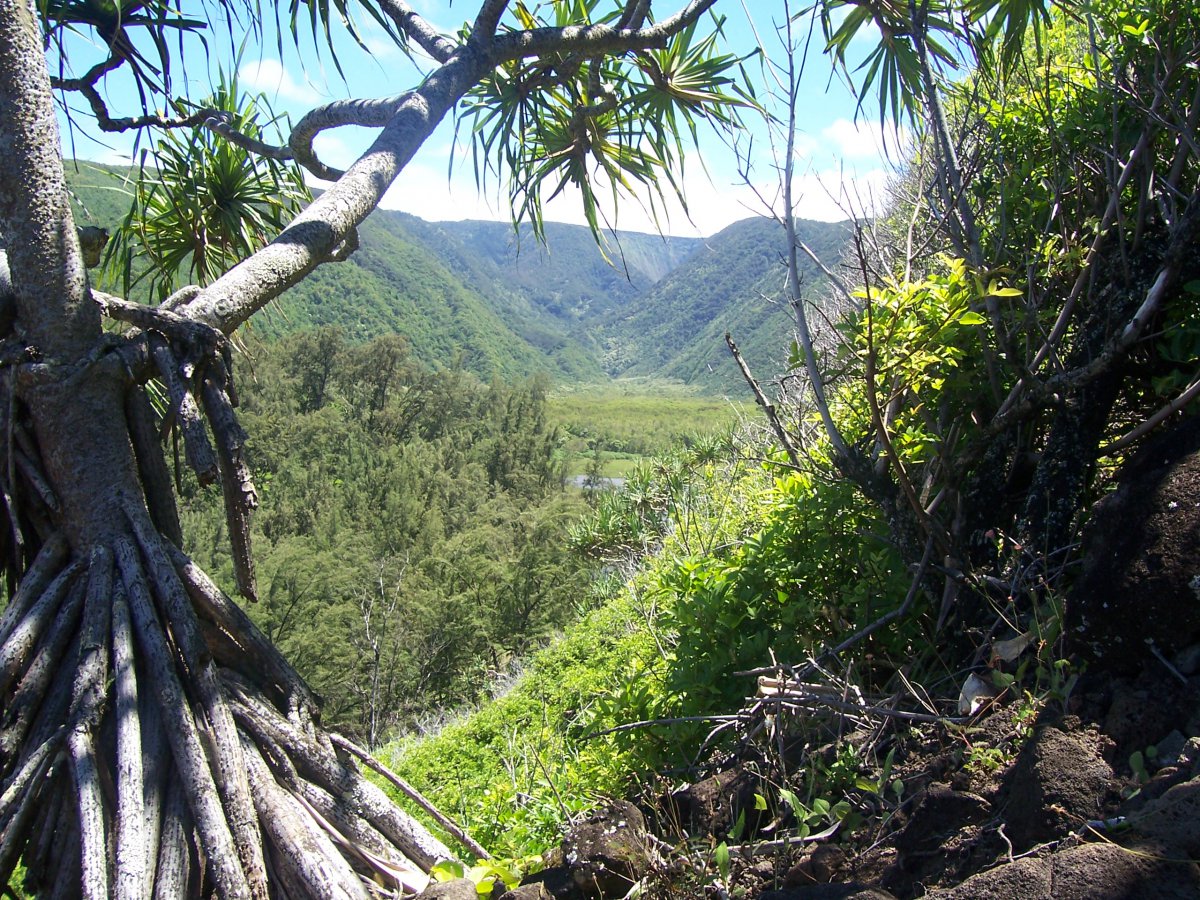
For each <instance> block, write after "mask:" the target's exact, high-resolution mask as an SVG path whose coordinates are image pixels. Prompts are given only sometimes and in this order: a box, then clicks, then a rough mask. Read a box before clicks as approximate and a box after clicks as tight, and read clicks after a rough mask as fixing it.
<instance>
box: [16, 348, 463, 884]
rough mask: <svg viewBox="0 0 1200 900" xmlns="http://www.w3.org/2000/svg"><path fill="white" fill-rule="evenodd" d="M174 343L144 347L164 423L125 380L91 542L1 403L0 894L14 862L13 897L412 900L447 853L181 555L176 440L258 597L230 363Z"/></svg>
mask: <svg viewBox="0 0 1200 900" xmlns="http://www.w3.org/2000/svg"><path fill="white" fill-rule="evenodd" d="M173 337H174V338H175V339H174V340H173V341H172V342H171V343H168V341H167V340H165V339H163V337H162V336H161V335H160V334H157V333H154V334H150V335H149V339H148V342H147V345H148V349H149V355H150V358H151V359H152V360H153V361H154V363H155V364H156V367H157V370H158V374H159V376H160V378H161V380H162V383H163V385H164V387H165V388H166V393H167V394H168V396H169V397H170V401H171V402H170V406H169V410H168V412H167V415H166V423H165V426H164V424H163V423H162V422H160V421H159V419H158V416H157V414H156V412H155V411H154V409H153V407H152V404H151V401H150V400H149V398H148V396H147V394H146V391H145V390H144V389H143V388H142V387H141V386H140V385H136V384H135V385H132V386H131V390H130V391H129V394H128V395H127V399H126V404H125V418H126V424H127V426H128V434H129V436H130V444H131V447H132V449H133V453H134V457H135V460H136V464H137V470H138V472H137V475H138V480H139V482H140V484H138V485H137V488H140V489H139V490H136V491H135V493H136V496H125V495H123V494H120V493H119V489H116V490H118V494H117V496H118V498H119V501H120V504H119V505H120V508H121V510H122V514H120V515H118V516H116V518H118V519H120V521H116V522H113V523H111V528H109V529H108V531H107V535H106V537H104V538H103V539H102V540H100V541H99V542H97V543H96V544H95V545H94V546H91V547H73V546H71V545H69V543H68V541H67V539H66V538H65V537H64V536H63V535H62V534H61V533H60V532H59V531H57V530H56V529H55V527H54V523H55V522H56V521H57V520H58V519H59V508H58V502H57V500H56V498H55V496H54V493H53V491H52V490H51V488H50V487H49V485H48V482H47V480H46V479H45V477H44V476H43V475H42V474H41V470H40V465H39V463H40V456H39V454H38V452H37V447H36V442H35V441H33V439H32V437H31V436H30V435H29V434H28V433H27V432H26V431H25V429H24V427H23V423H22V422H21V421H20V416H19V414H18V413H19V410H18V409H17V408H16V407H15V406H12V405H10V407H9V409H8V415H7V416H0V420H5V421H0V424H2V425H4V426H5V427H4V429H3V430H4V431H6V432H7V433H8V434H9V435H10V436H11V437H10V440H9V441H8V442H7V444H6V445H5V450H6V451H7V452H6V453H5V454H4V456H5V457H6V458H7V459H6V461H7V463H8V465H7V466H6V467H0V469H3V471H0V494H2V496H0V500H2V501H3V504H2V506H0V553H2V554H3V556H4V558H5V562H6V563H7V565H6V568H7V569H8V571H9V573H10V577H11V575H12V573H15V572H21V573H22V574H21V577H20V579H19V583H18V582H17V581H16V579H15V578H13V579H12V580H11V581H10V596H11V600H10V602H9V604H8V605H7V607H6V608H5V609H4V611H3V614H2V615H0V883H8V882H9V881H10V880H11V879H12V877H13V873H14V871H15V870H16V867H17V865H18V863H21V864H23V866H24V869H25V873H26V884H27V887H28V888H29V889H31V890H33V891H36V892H38V894H39V895H44V896H55V897H57V896H64V897H71V896H80V895H81V894H82V896H84V897H88V898H91V897H108V896H115V897H117V898H147V897H154V898H172V900H174V898H179V897H191V896H211V895H214V894H215V895H216V896H218V897H222V898H238V900H241V898H254V900H266V898H269V897H274V898H309V897H313V898H317V897H321V898H368V897H371V896H376V895H387V896H396V895H398V894H404V893H415V892H416V891H418V890H420V889H421V888H422V887H423V886H424V885H425V884H426V883H427V881H428V874H427V873H428V872H429V871H430V869H431V867H432V866H433V865H434V864H435V863H437V862H438V861H440V860H443V859H448V858H451V853H450V851H449V850H448V849H447V848H446V846H445V845H443V844H442V843H441V841H439V840H438V839H437V838H436V837H434V836H433V835H432V834H431V833H430V832H429V831H428V830H427V829H426V828H425V827H424V826H422V825H421V824H420V823H419V822H417V821H416V820H415V819H414V818H412V817H411V816H410V815H408V814H407V813H406V812H405V811H404V810H402V809H401V808H400V807H399V806H397V805H396V804H395V803H394V802H393V801H392V800H391V798H390V797H389V796H388V795H387V794H386V793H385V792H384V791H382V790H381V789H380V788H378V787H377V786H375V785H374V784H372V783H371V782H369V781H367V780H366V779H365V778H364V777H363V776H362V775H361V774H360V773H359V771H358V770H357V768H356V764H355V761H354V759H353V756H354V755H356V754H355V753H351V752H348V748H352V749H353V750H354V751H357V748H355V747H354V745H353V744H351V743H350V742H348V741H346V740H345V739H341V738H339V739H338V743H337V745H336V746H335V743H334V740H333V738H332V736H331V735H329V734H327V733H326V732H324V731H323V730H322V729H321V727H320V726H319V724H318V723H317V721H316V714H317V710H318V703H317V700H316V698H315V697H314V696H313V695H312V693H311V691H310V690H309V689H308V687H307V686H306V685H305V684H304V681H303V679H301V677H300V676H299V675H298V674H297V673H296V672H295V670H294V669H292V667H291V666H290V665H289V664H288V663H287V661H286V660H285V659H284V658H283V657H282V656H281V655H280V654H279V652H278V651H277V650H276V649H275V648H274V647H273V646H272V645H271V643H270V641H269V640H268V639H267V638H266V637H265V636H264V635H263V634H262V633H261V632H260V631H259V630H258V628H257V627H256V626H255V625H254V624H253V623H252V622H251V620H250V619H249V618H248V617H247V616H246V614H245V613H244V612H243V611H242V610H241V609H240V608H239V607H238V606H237V604H235V603H234V602H233V601H232V600H231V599H230V598H229V597H227V596H226V595H225V594H224V593H223V592H222V591H221V590H220V589H219V588H218V587H217V586H216V584H214V583H213V581H212V580H211V579H210V578H209V577H208V576H207V575H206V574H205V573H204V572H203V571H202V570H201V569H200V567H199V566H197V565H196V564H195V563H194V562H193V561H192V560H191V559H190V558H188V557H187V556H186V555H185V554H184V553H183V552H182V551H181V550H180V549H179V544H180V543H181V542H182V541H181V534H180V526H179V518H178V512H177V510H176V507H175V501H174V494H173V491H172V478H171V473H170V470H169V468H168V466H167V462H166V460H165V458H164V456H163V452H162V438H163V437H164V435H165V432H167V431H168V430H169V429H170V428H172V427H175V428H177V433H179V434H182V435H183V438H184V443H185V445H186V447H187V456H188V462H189V464H190V466H191V467H192V468H193V469H194V470H195V471H196V473H197V476H198V477H199V478H200V480H201V481H202V482H212V481H215V480H217V479H220V482H221V484H222V489H223V494H224V497H225V508H226V517H227V521H228V523H229V531H230V535H231V537H232V543H233V550H234V554H233V555H234V562H235V570H236V573H237V581H238V586H239V589H240V590H241V591H242V592H243V593H244V594H246V595H247V596H251V597H252V596H253V593H254V583H253V578H254V576H253V568H252V567H251V564H250V547H249V528H248V522H249V518H248V517H249V512H250V510H251V509H252V508H253V506H254V505H255V503H256V497H255V493H254V486H253V484H252V483H251V481H250V477H249V470H248V468H247V466H246V464H245V462H244V459H243V457H242V446H243V443H244V440H245V435H244V433H243V432H242V430H241V428H240V426H239V425H238V424H237V421H236V418H235V417H234V415H233V405H234V404H233V400H232V399H231V396H230V379H229V372H228V365H227V360H226V359H223V358H222V354H221V353H220V348H219V347H198V348H197V347H189V346H188V344H187V343H185V342H183V341H180V340H179V338H178V335H174V336H173ZM201 337H203V335H201ZM193 343H194V342H193ZM172 345H174V347H183V348H184V352H183V353H177V351H176V350H175V349H172ZM214 350H215V351H216V352H214ZM181 357H182V358H183V359H184V362H183V363H182V364H181V363H180V358H181ZM189 358H190V359H193V360H194V359H196V358H203V359H204V363H203V365H202V366H196V365H194V364H192V363H189V362H188V361H187V360H188V359H189ZM3 375H4V377H5V380H7V378H9V377H11V376H12V370H11V369H10V370H8V371H7V372H5V373H3ZM196 396H199V397H200V398H201V400H202V404H198V403H197V402H196V400H195V397H196ZM201 409H202V410H203V411H201ZM206 423H207V426H208V428H206V427H205V424H206ZM209 429H211V433H212V435H213V438H214V439H215V443H216V451H215V452H214V451H213V449H212V443H210V441H209V437H208V430H209ZM357 753H359V754H361V753H362V752H361V751H357ZM363 755H364V756H365V754H363ZM396 783H397V784H400V785H401V786H402V787H403V785H402V783H400V782H398V781H397V782H396Z"/></svg>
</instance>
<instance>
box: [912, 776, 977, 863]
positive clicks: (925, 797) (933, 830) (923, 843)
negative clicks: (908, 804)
mask: <svg viewBox="0 0 1200 900" xmlns="http://www.w3.org/2000/svg"><path fill="white" fill-rule="evenodd" d="M990 815H991V805H990V804H989V803H988V802H987V801H986V800H984V799H983V798H982V797H979V796H977V795H975V794H972V793H969V792H967V791H956V790H954V789H953V788H951V787H950V786H949V785H946V784H941V783H939V782H934V783H933V784H931V785H929V787H928V788H927V789H926V790H925V792H924V793H923V794H922V795H921V797H920V799H919V800H918V801H917V805H916V808H915V809H914V810H913V812H912V816H911V817H910V818H909V821H908V824H907V825H905V826H904V830H903V831H902V832H901V833H900V835H899V836H898V837H897V838H896V849H897V850H899V851H900V852H901V853H902V854H903V853H913V852H921V851H925V850H934V849H936V848H938V847H940V846H942V845H943V844H944V843H945V839H946V835H947V834H948V833H952V832H955V831H958V830H959V829H961V828H963V827H964V826H967V825H976V824H978V823H980V822H983V821H984V820H985V819H987V818H988V817H989V816H990Z"/></svg>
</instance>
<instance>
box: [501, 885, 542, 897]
mask: <svg viewBox="0 0 1200 900" xmlns="http://www.w3.org/2000/svg"><path fill="white" fill-rule="evenodd" d="M500 900H554V895H553V894H551V893H550V892H549V891H548V890H547V889H546V886H545V885H544V884H542V883H540V882H539V883H537V884H523V885H521V886H520V887H517V888H513V889H512V890H511V891H508V892H507V893H505V894H502V895H501V896H500Z"/></svg>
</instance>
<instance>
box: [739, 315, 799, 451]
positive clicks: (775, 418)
mask: <svg viewBox="0 0 1200 900" xmlns="http://www.w3.org/2000/svg"><path fill="white" fill-rule="evenodd" d="M725 344H726V346H727V347H729V352H730V353H732V354H733V361H734V362H736V363H737V365H738V368H739V369H741V371H742V378H744V379H745V380H746V384H748V385H750V389H751V390H752V391H754V400H755V402H756V403H757V404H758V405H759V406H761V407H762V409H763V412H764V413H766V416H767V421H768V422H769V423H770V424H771V430H772V431H774V432H775V437H777V438H778V439H779V443H780V444H782V445H783V449H784V451H785V452H786V453H787V455H788V459H789V460H791V463H792V465H793V466H795V467H796V468H797V469H798V468H800V454H799V452H797V450H796V445H795V444H794V443H793V442H792V438H791V435H789V434H788V433H787V429H786V428H784V427H783V423H782V422H780V421H779V414H778V413H777V412H776V411H775V404H773V403H772V402H771V401H770V400H768V399H767V396H766V394H764V393H763V391H762V388H761V387H759V385H758V382H757V381H755V380H754V376H753V375H751V374H750V367H749V366H748V365H746V361H745V360H744V359H742V354H741V351H740V350H738V347H737V344H735V343H734V342H733V338H732V337H731V336H730V334H729V332H728V331H727V332H725Z"/></svg>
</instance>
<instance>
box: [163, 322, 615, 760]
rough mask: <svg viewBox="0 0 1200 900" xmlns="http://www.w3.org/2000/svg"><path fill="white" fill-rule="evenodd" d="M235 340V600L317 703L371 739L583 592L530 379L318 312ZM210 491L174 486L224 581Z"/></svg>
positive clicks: (506, 654)
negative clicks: (245, 567) (248, 588)
mask: <svg viewBox="0 0 1200 900" xmlns="http://www.w3.org/2000/svg"><path fill="white" fill-rule="evenodd" d="M252 344H253V346H252V347H251V348H250V349H249V350H248V357H247V358H245V359H244V361H243V362H242V366H241V368H242V369H243V371H245V372H246V373H247V374H250V373H252V376H251V377H248V378H247V379H246V380H245V381H244V382H243V384H244V385H245V387H244V388H243V391H242V394H241V401H242V403H241V419H242V421H243V422H244V423H245V424H246V427H247V428H248V429H249V430H250V431H251V432H253V433H254V434H255V435H256V436H258V437H257V438H256V440H255V441H254V443H253V445H252V446H251V448H250V450H249V456H248V462H249V464H250V466H251V467H252V469H253V471H254V477H255V481H256V483H257V484H258V486H259V495H260V507H259V509H258V511H257V513H256V515H255V517H254V522H253V541H254V548H255V552H256V556H257V562H258V578H259V593H260V602H259V603H258V604H257V605H254V606H251V607H250V608H249V611H250V613H251V615H252V617H253V618H254V619H255V621H256V622H257V623H258V624H259V625H260V626H261V627H262V629H263V631H264V632H265V633H266V634H267V635H268V636H269V637H270V638H271V640H272V641H274V642H275V643H276V644H277V645H278V646H280V647H282V648H284V652H286V653H287V654H288V658H289V659H290V660H291V661H292V662H293V663H294V664H295V666H296V667H297V669H298V670H299V671H301V672H302V673H303V674H304V676H305V677H306V678H307V679H308V681H309V683H310V684H311V685H312V687H313V688H314V689H315V690H316V691H317V692H318V693H319V694H320V695H321V696H322V697H323V698H324V699H325V702H326V705H325V710H324V715H325V716H326V718H327V720H328V721H330V722H331V723H336V724H337V725H338V726H339V727H341V728H343V729H346V730H347V731H348V732H350V733H352V734H355V735H356V736H357V737H360V738H361V739H362V740H363V741H364V742H367V743H370V744H374V743H375V741H376V740H377V739H378V738H379V736H380V735H382V734H384V733H390V732H391V731H392V730H394V729H396V728H411V727H413V725H414V724H415V723H416V722H418V721H420V720H421V719H422V718H423V717H425V716H427V715H429V714H430V713H431V712H434V711H437V710H443V709H446V708H455V707H459V706H462V705H463V704H467V703H470V702H473V701H474V700H475V699H477V698H478V697H479V695H480V693H481V692H482V691H483V690H484V689H485V688H486V687H487V685H488V684H489V683H490V682H491V681H492V680H494V679H495V678H497V677H498V676H499V675H501V674H503V673H504V672H505V671H506V670H507V667H508V666H509V665H510V664H511V663H512V662H513V661H514V660H515V659H517V658H519V657H521V656H522V655H524V654H526V653H528V652H529V651H530V649H531V648H533V647H536V646H538V645H540V644H541V643H542V642H544V641H545V640H546V639H547V638H548V637H549V636H550V635H551V634H553V633H554V632H555V631H556V630H557V629H559V628H561V627H562V626H563V625H564V624H565V623H566V622H567V621H568V620H570V619H572V618H574V617H575V616H577V615H578V614H579V612H580V611H581V610H583V609H586V608H587V606H588V605H589V602H590V600H589V597H590V582H591V575H590V566H589V565H588V564H587V563H586V561H585V560H583V559H582V558H580V557H579V556H577V555H576V554H574V553H573V552H572V551H571V550H570V549H569V547H568V546H567V535H568V531H569V528H570V527H571V526H572V525H573V524H574V523H575V521H576V520H577V519H578V517H579V516H580V514H581V513H582V512H584V511H586V510H587V505H586V504H585V503H584V501H583V499H581V497H580V495H579V494H578V492H577V491H568V490H567V488H566V486H565V484H564V477H563V473H564V459H563V454H562V452H561V451H562V443H563V442H564V440H565V435H564V433H563V432H562V431H561V430H560V429H559V428H557V427H556V426H554V425H553V424H551V423H550V422H549V421H548V418H547V407H546V387H547V385H546V382H545V381H544V380H539V379H531V380H526V381H520V382H508V383H506V382H501V381H499V380H496V381H493V382H492V383H491V384H488V383H485V382H482V381H480V380H479V379H478V378H477V377H475V376H474V375H472V374H471V373H470V372H467V371H465V370H463V369H462V368H461V367H455V366H451V367H447V368H443V369H440V370H438V371H433V370H430V369H428V368H426V367H425V366H423V365H422V364H421V363H420V362H418V361H417V360H416V359H415V358H414V356H413V355H412V354H411V353H410V351H409V345H408V342H407V341H406V340H405V339H403V338H400V337H397V336H385V337H380V338H376V339H374V340H372V341H369V342H367V343H365V344H351V343H350V342H348V341H347V340H346V339H345V338H344V337H343V336H342V334H341V333H340V332H339V331H338V330H336V329H334V328H332V327H326V328H322V329H318V330H316V331H305V332H297V333H294V334H290V335H287V336H285V337H282V338H280V339H279V340H278V341H273V342H262V341H260V340H257V339H255V340H253V342H252ZM214 493H216V491H215V489H209V490H198V489H196V488H195V487H194V486H193V487H191V488H189V490H188V491H187V492H186V494H185V504H184V508H183V516H182V519H183V524H184V533H185V538H186V540H187V543H188V546H189V547H192V548H194V552H195V554H196V558H197V559H198V560H202V561H203V562H204V564H205V565H206V566H209V567H210V571H212V572H213V573H214V574H215V575H216V576H217V577H218V578H219V579H220V580H221V581H222V582H223V583H225V584H226V585H227V586H228V587H229V588H230V589H232V586H233V583H234V578H233V564H232V559H231V557H230V552H229V543H228V539H227V535H226V532H225V524H224V518H223V516H222V515H221V513H220V501H219V499H218V498H216V497H214V496H213V494H214Z"/></svg>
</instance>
